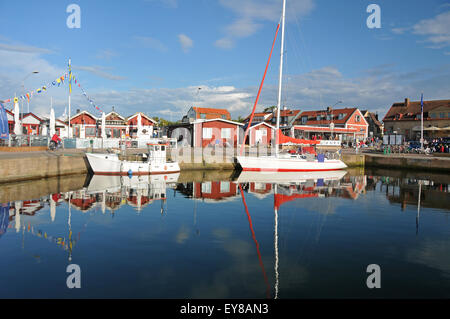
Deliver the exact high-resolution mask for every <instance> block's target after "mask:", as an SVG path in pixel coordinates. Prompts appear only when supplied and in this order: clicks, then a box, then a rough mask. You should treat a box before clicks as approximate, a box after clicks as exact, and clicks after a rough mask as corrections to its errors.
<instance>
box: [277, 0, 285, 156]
mask: <svg viewBox="0 0 450 319" xmlns="http://www.w3.org/2000/svg"><path fill="white" fill-rule="evenodd" d="M285 15H286V0H283V13H282V15H281V49H280V77H279V79H278V102H277V132H276V134H277V135H278V130H279V129H280V114H281V112H280V109H281V85H282V80H283V55H284V20H285ZM278 139H279V137H278V136H277V141H278ZM275 155H278V143H276V144H275Z"/></svg>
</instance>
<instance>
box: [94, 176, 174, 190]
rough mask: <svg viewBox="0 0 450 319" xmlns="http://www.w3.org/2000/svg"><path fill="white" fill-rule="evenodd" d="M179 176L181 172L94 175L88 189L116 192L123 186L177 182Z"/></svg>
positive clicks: (132, 186)
mask: <svg viewBox="0 0 450 319" xmlns="http://www.w3.org/2000/svg"><path fill="white" fill-rule="evenodd" d="M179 176H180V174H179V173H172V174H158V175H146V176H132V177H128V176H118V175H112V176H107V175H94V176H92V179H91V181H90V182H89V186H88V187H87V191H88V192H89V193H98V192H103V191H106V192H108V193H114V192H117V191H119V190H120V189H121V188H122V187H127V188H133V189H147V188H149V187H152V184H156V183H160V182H165V183H176V182H177V181H178V177H179Z"/></svg>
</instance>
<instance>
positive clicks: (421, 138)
mask: <svg viewBox="0 0 450 319" xmlns="http://www.w3.org/2000/svg"><path fill="white" fill-rule="evenodd" d="M420 110H421V111H420V112H421V115H420V148H421V150H422V151H423V93H422V95H421V98H420Z"/></svg>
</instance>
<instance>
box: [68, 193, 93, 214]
mask: <svg viewBox="0 0 450 319" xmlns="http://www.w3.org/2000/svg"><path fill="white" fill-rule="evenodd" d="M67 201H68V199H67ZM96 203H97V200H96V198H95V197H94V196H89V197H86V198H72V199H70V204H71V205H72V206H75V207H76V208H78V209H79V210H81V211H82V212H86V211H88V210H90V209H91V208H92V207H94V206H95V204H96Z"/></svg>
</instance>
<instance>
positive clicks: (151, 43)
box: [133, 36, 168, 52]
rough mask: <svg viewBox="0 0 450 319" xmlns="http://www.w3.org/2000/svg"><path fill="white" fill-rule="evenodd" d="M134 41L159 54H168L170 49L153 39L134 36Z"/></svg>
mask: <svg viewBox="0 0 450 319" xmlns="http://www.w3.org/2000/svg"><path fill="white" fill-rule="evenodd" d="M133 39H134V40H135V41H137V42H139V43H140V44H141V45H142V46H144V47H146V48H150V49H153V50H157V51H159V52H166V51H167V50H168V49H167V47H166V46H165V45H164V43H162V42H161V41H160V40H158V39H156V38H152V37H143V36H134V37H133Z"/></svg>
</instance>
